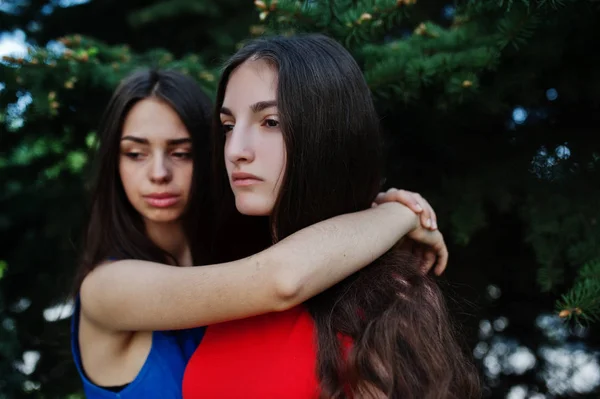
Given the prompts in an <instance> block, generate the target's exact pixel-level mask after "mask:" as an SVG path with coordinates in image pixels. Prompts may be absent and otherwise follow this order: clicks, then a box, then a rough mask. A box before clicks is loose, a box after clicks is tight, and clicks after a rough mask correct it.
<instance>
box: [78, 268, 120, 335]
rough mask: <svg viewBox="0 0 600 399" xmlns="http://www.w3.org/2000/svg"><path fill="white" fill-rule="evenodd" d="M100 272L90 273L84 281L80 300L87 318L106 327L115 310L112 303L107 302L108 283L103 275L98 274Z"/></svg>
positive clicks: (82, 310)
mask: <svg viewBox="0 0 600 399" xmlns="http://www.w3.org/2000/svg"><path fill="white" fill-rule="evenodd" d="M98 271H99V270H94V271H92V272H91V273H89V274H88V275H87V276H86V277H85V278H84V279H83V281H82V283H81V287H80V290H79V298H80V301H81V312H82V313H84V314H85V316H86V317H87V318H88V319H90V320H92V321H94V322H96V323H98V324H100V325H104V324H105V322H106V320H109V319H110V317H109V316H108V315H110V314H111V313H113V309H110V308H111V301H108V300H106V295H103V293H105V292H106V290H105V288H106V282H105V281H104V280H105V279H104V278H103V276H102V273H98Z"/></svg>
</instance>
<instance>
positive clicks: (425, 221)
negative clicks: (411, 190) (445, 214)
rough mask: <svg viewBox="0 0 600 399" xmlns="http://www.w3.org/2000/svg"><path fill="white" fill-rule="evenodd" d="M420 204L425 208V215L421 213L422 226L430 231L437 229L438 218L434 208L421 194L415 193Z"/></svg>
mask: <svg viewBox="0 0 600 399" xmlns="http://www.w3.org/2000/svg"><path fill="white" fill-rule="evenodd" d="M415 196H416V197H417V200H418V201H419V204H421V206H422V207H423V213H421V215H420V216H421V225H422V226H423V227H425V228H427V229H430V230H436V229H437V218H436V216H435V212H434V211H433V208H432V207H431V205H430V204H429V202H428V201H427V200H426V199H425V198H423V197H422V196H421V194H418V193H415Z"/></svg>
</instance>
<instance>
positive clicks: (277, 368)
mask: <svg viewBox="0 0 600 399" xmlns="http://www.w3.org/2000/svg"><path fill="white" fill-rule="evenodd" d="M344 347H346V348H347V344H345V345H344ZM315 367H316V345H315V326H314V321H313V320H312V318H311V317H310V315H309V314H308V312H307V311H306V309H305V308H304V307H303V306H297V307H294V308H292V309H290V310H287V311H284V312H277V313H270V314H266V315H261V316H256V317H251V318H248V319H243V320H236V321H231V322H227V323H221V324H217V325H213V326H210V327H208V328H207V329H206V333H205V335H204V337H203V339H202V342H201V343H200V346H199V347H198V349H196V352H195V353H194V355H193V356H192V358H191V359H190V361H189V363H188V365H187V368H186V371H185V375H184V379H183V398H184V399H196V398H210V399H221V398H222V399H228V398H235V399H241V398H244V399H275V398H277V399H280V398H285V399H313V398H318V396H319V395H318V394H319V385H318V381H317V377H316V371H315Z"/></svg>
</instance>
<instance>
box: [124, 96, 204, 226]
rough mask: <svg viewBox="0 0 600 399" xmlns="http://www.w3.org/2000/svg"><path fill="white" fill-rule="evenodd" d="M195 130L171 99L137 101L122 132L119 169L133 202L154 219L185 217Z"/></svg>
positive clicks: (168, 220) (169, 220) (147, 219)
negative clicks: (163, 100)
mask: <svg viewBox="0 0 600 399" xmlns="http://www.w3.org/2000/svg"><path fill="white" fill-rule="evenodd" d="M191 150H192V143H191V139H190V134H189V132H188V131H187V129H186V128H185V125H184V124H183V122H182V121H181V119H179V116H178V115H177V113H176V112H175V111H174V110H173V109H172V108H171V107H170V106H168V105H167V104H166V103H164V102H162V101H160V100H158V99H154V98H148V99H144V100H141V101H139V102H138V103H137V104H135V105H134V106H133V108H132V109H131V111H130V112H129V113H128V114H127V117H126V118H125V121H124V125H123V131H122V134H121V154H120V157H119V173H120V176H121V181H122V183H123V188H124V189H125V193H126V194H127V198H128V199H129V202H131V204H132V205H133V207H134V208H135V209H136V210H137V211H138V212H139V213H140V214H141V215H142V217H143V218H144V220H145V222H146V225H148V223H172V222H176V221H179V220H180V217H181V215H182V214H183V212H184V210H185V207H186V205H187V202H188V196H189V192H190V187H191V182H192V172H193V162H192V152H191Z"/></svg>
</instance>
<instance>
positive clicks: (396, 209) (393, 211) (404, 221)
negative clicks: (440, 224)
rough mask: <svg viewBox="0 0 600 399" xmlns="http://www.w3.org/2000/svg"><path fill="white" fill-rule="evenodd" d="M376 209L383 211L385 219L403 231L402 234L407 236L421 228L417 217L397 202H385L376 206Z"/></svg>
mask: <svg viewBox="0 0 600 399" xmlns="http://www.w3.org/2000/svg"><path fill="white" fill-rule="evenodd" d="M376 209H381V210H382V211H384V212H385V213H386V215H387V217H389V218H391V219H390V220H393V221H394V224H396V225H398V226H400V227H401V228H402V229H403V230H404V234H408V233H410V232H412V231H414V230H416V229H418V228H419V227H420V226H421V221H420V220H419V215H417V214H416V213H415V212H413V211H412V210H411V209H410V208H408V207H407V206H405V205H403V204H401V203H399V202H385V203H383V204H380V205H378V206H377V208H376Z"/></svg>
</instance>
